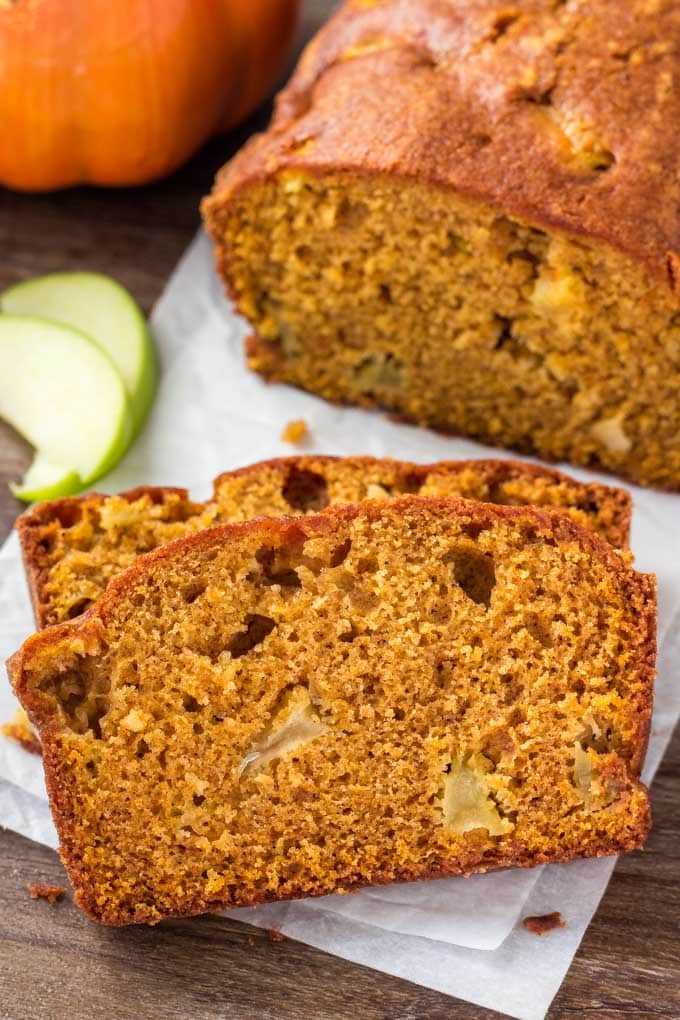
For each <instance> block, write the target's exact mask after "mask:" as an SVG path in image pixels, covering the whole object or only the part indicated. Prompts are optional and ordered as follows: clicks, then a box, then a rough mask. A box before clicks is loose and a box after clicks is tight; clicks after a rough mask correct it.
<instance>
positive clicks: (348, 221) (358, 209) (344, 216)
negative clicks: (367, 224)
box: [335, 198, 369, 229]
mask: <svg viewBox="0 0 680 1020" xmlns="http://www.w3.org/2000/svg"><path fill="white" fill-rule="evenodd" d="M368 215H369V208H368V206H367V205H366V204H365V203H364V202H350V200H349V199H348V198H343V199H342V201H341V202H340V205H339V206H338V208H337V212H336V214H335V225H336V227H351V228H352V229H354V228H355V227H360V226H361V224H362V223H363V222H364V220H366V219H367V218H368Z"/></svg>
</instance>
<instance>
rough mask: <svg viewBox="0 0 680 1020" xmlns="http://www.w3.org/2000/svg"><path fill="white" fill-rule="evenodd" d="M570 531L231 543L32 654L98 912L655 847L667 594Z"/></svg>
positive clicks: (250, 531)
mask: <svg viewBox="0 0 680 1020" xmlns="http://www.w3.org/2000/svg"><path fill="white" fill-rule="evenodd" d="M628 559H629V557H627V555H626V554H621V553H619V552H617V551H615V550H614V549H612V548H611V546H609V545H607V544H606V543H604V542H602V541H601V540H600V539H598V538H597V537H596V536H595V535H593V534H592V533H590V532H587V531H586V530H585V529H583V528H580V527H578V526H577V525H575V524H573V523H572V522H571V521H570V520H569V519H568V518H566V517H565V516H563V515H557V514H548V513H545V512H542V511H537V510H533V509H528V508H512V507H500V506H493V505H486V504H480V503H474V502H466V501H461V500H447V499H435V498H430V499H428V498H423V497H420V496H402V497H398V498H396V499H394V500H390V501H386V500H382V501H372V500H367V501H365V502H364V503H361V504H355V505H349V506H344V507H332V508H330V509H328V510H326V511H325V512H324V513H322V514H319V515H317V516H310V517H303V518H297V519H293V518H289V519H279V520H273V519H264V518H262V519H259V520H255V521H249V522H245V523H242V524H235V525H223V526H218V527H214V528H209V529H206V530H204V531H202V532H200V533H198V534H196V535H192V536H189V537H188V538H185V539H180V540H178V541H176V542H172V543H170V544H169V545H166V546H165V547H163V548H161V549H158V550H156V551H155V552H152V553H150V554H148V555H146V556H143V557H140V558H139V559H138V560H137V562H136V563H135V564H134V565H133V566H132V567H131V568H130V569H129V570H127V571H125V572H124V573H122V574H120V575H119V576H118V577H116V578H115V579H114V580H113V581H112V582H111V583H110V585H109V587H108V589H107V591H106V593H105V594H104V595H103V596H102V598H101V599H100V600H99V601H98V602H97V603H96V604H95V605H94V606H92V607H91V608H90V609H89V610H88V611H87V612H86V613H85V614H84V615H83V616H82V617H80V619H78V620H74V621H72V622H69V623H65V624H60V625H57V626H55V627H52V628H49V629H47V630H44V631H42V632H41V633H39V634H37V635H35V636H33V637H32V638H30V639H29V640H28V641H27V642H26V643H25V644H24V646H23V647H22V649H21V650H20V651H19V652H18V653H17V654H16V655H15V656H14V657H13V659H12V660H10V663H9V669H10V675H11V678H12V681H13V684H14V688H15V690H16V692H17V694H18V696H19V698H20V700H21V702H22V704H23V706H24V707H25V709H26V710H27V711H28V713H29V715H30V716H31V719H32V720H33V722H34V723H35V724H36V725H37V727H38V729H39V733H40V738H41V741H42V745H43V749H44V760H45V771H46V779H47V787H48V791H49V795H50V800H51V805H52V811H53V814H54V818H55V822H56V825H57V828H58V831H59V836H60V841H61V854H62V858H63V860H64V863H65V865H66V867H67V869H68V872H69V875H70V879H71V882H72V883H73V886H74V888H75V892H76V901H77V902H78V903H79V904H80V906H81V907H82V908H83V909H84V910H85V911H86V912H87V913H89V914H90V915H91V916H92V917H94V918H95V919H97V920H99V921H103V922H105V923H107V924H125V923H129V922H155V921H158V920H160V919H161V918H163V917H169V916H173V915H191V914H197V913H200V912H203V911H210V910H218V909H221V908H226V907H235V906H241V905H248V904H256V903H262V902H265V901H268V900H277V899H287V898H292V897H299V896H312V895H321V894H324V893H330V892H337V891H349V890H351V889H355V888H357V887H359V886H361V885H364V884H367V883H371V884H375V883H387V882H397V881H407V880H411V879H424V878H435V877H439V876H445V875H459V874H471V873H473V872H485V871H489V870H491V869H494V868H503V867H510V866H521V867H528V866H531V865H536V864H542V863H544V862H548V861H566V860H571V859H573V858H577V857H587V856H600V855H605V854H612V853H618V852H619V851H623V850H632V849H634V848H637V847H639V846H641V845H642V842H643V840H644V837H645V834H646V832H647V829H648V825H649V804H648V797H647V793H646V791H645V789H644V787H643V786H642V784H641V783H640V767H641V764H642V759H643V756H644V754H645V747H646V742H647V734H648V730H649V722H650V712H651V705H652V684H653V674H654V657H655V582H654V578H653V577H651V576H645V575H640V574H637V573H635V572H634V571H633V570H631V569H630V567H629V566H628Z"/></svg>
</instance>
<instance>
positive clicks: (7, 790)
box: [0, 235, 680, 1020]
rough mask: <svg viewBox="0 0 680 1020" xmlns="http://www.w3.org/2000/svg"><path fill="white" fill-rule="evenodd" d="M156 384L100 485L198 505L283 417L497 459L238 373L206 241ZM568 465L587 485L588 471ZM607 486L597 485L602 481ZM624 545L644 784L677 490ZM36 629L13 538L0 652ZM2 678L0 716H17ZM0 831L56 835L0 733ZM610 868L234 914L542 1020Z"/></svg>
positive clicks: (659, 712)
mask: <svg viewBox="0 0 680 1020" xmlns="http://www.w3.org/2000/svg"><path fill="white" fill-rule="evenodd" d="M152 322H153V327H154V333H155V336H156V339H157V342H158V346H159V350H160V355H161V361H162V368H163V377H162V385H161V389H160V393H159V396H158V399H157V401H156V404H155V406H154V409H153V413H152V417H151V420H150V422H149V425H148V427H147V428H146V430H145V432H144V435H143V436H142V437H141V439H140V440H139V441H138V442H137V444H136V445H135V447H134V448H133V450H132V451H131V452H130V453H129V454H128V456H127V457H126V459H125V460H124V462H123V463H122V464H121V465H119V467H118V468H117V469H116V471H115V472H113V473H112V474H111V475H110V476H109V477H108V478H107V479H106V480H105V482H104V483H102V484H100V485H99V486H98V488H99V489H100V490H101V491H116V490H120V489H124V488H129V487H133V486H135V485H139V484H142V483H145V484H151V485H182V486H186V487H187V488H189V489H191V491H192V494H193V495H194V496H195V497H196V498H205V497H206V496H208V495H209V494H210V492H211V482H212V479H213V477H214V476H216V475H217V474H219V473H220V472H221V471H224V470H228V469H229V468H232V467H237V466H240V465H242V464H245V463H250V462H253V461H256V460H260V459H264V458H267V457H273V456H281V455H290V454H291V453H292V452H297V451H293V449H292V448H291V447H290V446H287V445H286V444H284V443H283V442H282V441H281V440H280V435H281V431H282V428H283V426H284V424H285V423H286V422H287V421H289V420H290V419H292V418H305V420H306V421H307V423H308V425H309V429H310V437H309V440H308V441H307V442H306V444H305V446H304V447H302V448H298V450H299V452H317V453H331V454H352V453H354V454H361V453H363V454H373V455H376V456H392V457H400V458H403V459H409V460H415V461H420V462H429V461H434V460H440V459H452V458H459V457H485V456H490V455H491V456H503V453H502V452H499V451H496V450H493V451H491V450H489V449H488V448H486V447H483V446H480V445H479V444H476V443H472V442H468V441H466V440H460V439H449V438H445V437H442V436H439V435H435V434H434V433H429V432H427V431H425V430H422V429H417V428H412V427H410V426H405V425H398V424H395V423H394V422H391V421H388V420H387V419H386V418H385V417H383V416H381V415H380V414H378V413H372V412H368V411H359V410H354V409H350V408H337V407H333V406H331V405H329V404H326V403H325V402H323V401H321V400H319V399H317V398H316V397H312V396H310V395H309V394H305V393H301V392H298V391H296V390H293V389H291V388H289V387H286V386H271V385H266V384H265V383H263V382H262V381H261V380H260V379H259V378H258V377H257V376H255V375H252V374H251V373H249V372H248V371H247V370H246V369H245V367H244V361H243V354H242V341H243V339H244V337H245V335H246V332H247V327H246V326H245V324H244V323H243V322H242V321H241V320H240V319H239V318H238V317H237V316H236V315H235V314H234V313H233V311H232V310H231V308H230V307H229V305H228V303H227V302H226V300H225V299H224V298H223V297H222V293H221V288H220V285H219V283H218V281H217V279H216V277H215V274H214V271H213V266H212V256H211V252H210V248H209V245H208V242H207V240H206V238H205V237H204V236H202V235H199V237H198V238H197V239H196V241H195V242H194V244H193V245H192V246H191V248H190V249H189V251H188V252H187V254H186V255H185V257H184V259H183V260H182V262H181V263H180V265H179V267H178V269H177V270H176V272H175V274H174V275H173V277H172V279H171V280H170V282H169V284H168V286H167V288H166V290H165V293H164V294H163V296H162V298H161V300H160V301H159V303H158V305H157V307H156V309H155V311H154V315H153V319H152ZM568 470H570V471H571V473H572V474H575V475H578V476H580V477H583V478H588V477H590V478H593V477H597V476H595V475H593V474H592V473H588V472H584V471H577V470H574V469H572V468H569V469H568ZM603 480H605V481H606V479H603ZM634 498H635V506H636V510H635V519H634V527H633V550H634V552H635V554H636V558H637V566H638V567H639V569H641V570H646V571H653V572H656V573H657V575H658V577H659V590H660V620H659V647H660V662H659V670H660V675H659V681H658V686H657V699H656V708H655V715H654V723H653V728H652V738H651V743H650V751H649V755H648V758H647V764H646V769H645V778H646V779H647V780H649V779H651V777H652V775H653V773H654V771H655V769H656V767H657V765H658V763H659V761H660V758H661V755H662V753H663V750H664V748H665V746H666V744H667V742H668V740H669V738H670V735H671V732H672V728H673V726H674V724H675V722H676V721H677V718H678V715H679V714H680V677H678V676H677V663H678V662H679V661H680V637H679V630H680V628H679V627H678V624H679V623H680V526H679V522H680V497H678V496H671V495H665V494H660V493H652V492H646V491H643V490H639V489H636V490H634ZM32 630H33V620H32V615H31V610H30V604H29V600H28V593H27V591H26V584H25V580H24V576H23V569H22V567H21V562H20V556H19V549H18V543H17V541H16V538H15V537H14V536H12V537H11V538H9V539H8V540H7V542H6V543H5V545H4V547H3V548H2V550H1V551H0V658H1V659H4V658H6V657H7V656H8V655H9V654H11V653H12V652H13V651H14V650H15V649H16V648H17V647H18V646H19V644H20V643H21V641H23V639H24V638H25V637H26V636H28V634H30V633H31V632H32ZM15 704H16V703H15V701H14V697H13V695H12V693H11V691H10V689H9V684H8V683H7V682H6V681H5V680H2V679H0V719H8V718H10V716H11V714H12V713H13V711H14V708H15ZM0 824H1V825H4V826H6V827H7V828H11V829H14V830H15V831H17V832H20V833H22V834H23V835H25V836H28V837H29V838H31V839H34V840H36V841H38V842H42V843H45V844H46V845H48V846H51V847H56V846H57V838H56V833H55V831H54V827H53V825H52V821H51V818H50V814H49V810H48V807H47V803H46V794H45V788H44V782H43V776H42V768H41V765H40V761H39V759H38V758H36V757H35V756H34V755H30V754H28V753H27V752H25V751H24V750H22V749H21V748H20V747H18V746H17V745H15V744H14V743H13V742H12V741H9V740H7V739H5V738H1V737H0ZM614 863H615V862H614V861H612V860H603V861H582V862H576V863H573V864H568V865H558V866H551V867H547V868H543V869H535V870H532V871H521V870H516V871H508V872H505V873H500V874H496V875H485V876H477V877H474V878H470V879H446V880H442V881H437V882H422V883H415V884H412V885H399V886H391V887H386V888H380V889H367V890H364V891H362V892H360V893H357V894H355V895H352V896H326V897H323V898H321V899H317V900H307V901H302V902H295V903H284V904H270V905H268V906H266V907H259V908H255V909H248V910H237V911H231V912H230V916H232V917H235V918H238V919H240V920H244V921H247V922H248V923H251V924H254V925H258V926H262V927H269V928H278V929H279V930H281V931H283V932H284V933H286V934H288V935H290V936H291V937H294V938H297V939H300V940H301V941H303V942H307V943H308V944H310V945H314V946H317V947H319V948H321V949H325V950H327V951H328V952H332V953H335V954H337V955H338V956H342V957H345V958H346V959H348V960H353V961H355V962H357V963H362V964H365V965H366V966H370V967H374V968H377V969H380V970H383V971H386V972H388V973H390V974H394V975H397V976H399V977H403V978H406V979H408V980H410V981H415V982H417V983H419V984H422V985H427V986H429V987H431V988H434V989H437V990H439V991H442V992H445V993H448V994H451V995H456V996H458V997H460V998H464V999H468V1000H470V1001H471V1002H475V1003H478V1004H480V1005H484V1006H487V1007H489V1008H492V1009H497V1010H499V1011H501V1012H505V1013H508V1014H510V1015H512V1016H515V1017H519V1018H524V1020H536V1018H540V1017H543V1016H544V1015H545V1012H546V1010H547V1008H548V1006H549V1004H550V1002H551V1000H552V998H553V996H554V995H555V993H556V992H557V990H558V988H559V986H560V984H561V982H562V980H563V978H564V975H565V973H566V971H567V969H568V967H569V964H570V963H571V960H572V958H573V955H574V953H575V952H576V949H577V947H578V944H579V942H580V940H581V938H582V936H583V933H584V931H585V929H586V927H587V925H588V923H589V921H590V918H591V917H592V915H593V913H594V911H595V909H596V907H597V904H598V902H599V900H600V898H601V896H602V894H603V892H604V890H605V888H606V885H607V882H608V880H609V876H610V874H611V872H612V870H613V867H614ZM553 910H560V911H561V912H562V914H563V916H564V918H565V920H566V922H567V927H566V928H564V929H561V930H559V931H555V932H553V933H551V934H550V935H549V936H547V937H544V938H541V939H538V938H537V937H536V936H534V935H531V934H529V933H528V932H526V931H525V930H524V928H522V927H521V925H519V926H518V921H519V919H520V918H521V917H523V916H526V915H529V914H542V913H546V912H550V911H553Z"/></svg>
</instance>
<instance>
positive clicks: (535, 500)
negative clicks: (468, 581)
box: [17, 457, 631, 627]
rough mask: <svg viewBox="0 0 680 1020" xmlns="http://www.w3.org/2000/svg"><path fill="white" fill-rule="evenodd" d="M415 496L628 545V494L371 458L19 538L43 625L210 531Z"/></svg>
mask: <svg viewBox="0 0 680 1020" xmlns="http://www.w3.org/2000/svg"><path fill="white" fill-rule="evenodd" d="M409 492H410V493H416V492H419V493H421V494H422V495H427V496H464V497H465V498H468V499H478V500H484V501H488V502H493V503H503V504H516V505H524V504H535V505H537V506H544V507H548V508H553V509H556V510H560V511H562V512H564V513H566V514H567V515H568V516H569V517H570V518H571V519H572V520H574V521H575V522H576V523H578V524H582V525H584V526H585V527H588V528H591V529H592V530H594V531H595V532H597V533H598V534H599V535H601V536H602V537H603V538H604V539H606V540H607V541H609V542H610V543H611V544H612V545H614V546H617V547H620V548H626V547H627V546H628V536H629V528H630V516H631V500H630V496H629V495H628V493H626V492H624V491H623V490H621V489H615V488H611V487H608V486H604V485H596V484H584V483H582V482H578V481H575V480H574V479H572V478H569V477H567V476H566V475H563V474H560V473H559V472H557V471H551V470H548V469H546V468H540V467H534V466H532V465H529V464H521V463H516V462H512V461H498V460H474V461H448V462H441V463H438V464H430V465H418V464H410V463H406V462H403V461H394V460H376V459H374V458H372V457H344V458H338V457H290V458H285V459H280V460H272V461H265V462H264V463H260V464H254V465H252V466H250V467H245V468H241V469H240V470H238V471H232V472H229V473H227V474H223V475H221V476H220V477H219V478H218V479H216V481H215V483H214V495H213V497H212V499H210V500H208V501H207V502H206V503H195V502H193V501H192V500H190V499H189V497H188V494H187V492H186V490H184V489H163V488H156V489H152V488H141V489H134V490H132V491H131V492H126V493H122V494H121V495H119V496H99V495H90V496H84V497H81V498H76V499H62V500H57V501H55V502H52V503H43V504H41V505H40V506H37V507H35V508H33V509H31V510H29V511H28V512H27V513H25V514H23V515H22V516H21V517H20V518H19V520H18V522H17V529H18V532H19V537H20V541H21V546H22V550H23V557H24V564H25V568H26V573H27V576H28V581H29V586H30V589H31V594H32V599H33V606H34V610H35V616H36V621H37V624H38V626H39V627H44V626H46V625H48V624H52V623H59V622H60V621H62V620H66V619H72V618H74V617H75V616H78V615H79V614H80V613H81V612H82V611H83V610H84V609H86V608H87V606H88V605H90V604H91V603H92V602H93V601H94V600H95V599H96V598H97V597H98V596H99V595H100V594H101V592H102V591H103V590H104V588H105V587H106V584H107V583H108V581H109V580H110V578H111V577H112V576H113V575H114V574H116V573H118V572H119V571H121V570H123V569H125V568H126V567H128V566H130V564H131V563H132V562H133V561H134V559H135V557H136V556H138V555H140V554H141V553H144V552H148V551H150V550H151V549H155V548H156V547H157V546H159V545H162V544H163V543H165V542H168V541H170V540H172V539H175V538H179V537H181V536H183V535H187V534H191V533H193V532H196V531H199V530H201V529H202V528H205V527H208V526H210V525H214V524H220V523H230V522H232V521H241V520H247V519H249V518H254V517H259V516H266V517H281V516H286V515H291V514H292V515H298V514H309V513H315V512H318V511H319V510H322V509H323V508H324V507H326V506H329V505H333V504H337V503H354V502H358V501H359V500H362V499H365V498H366V497H373V498H375V497H376V496H378V497H388V496H394V495H398V494H400V493H409Z"/></svg>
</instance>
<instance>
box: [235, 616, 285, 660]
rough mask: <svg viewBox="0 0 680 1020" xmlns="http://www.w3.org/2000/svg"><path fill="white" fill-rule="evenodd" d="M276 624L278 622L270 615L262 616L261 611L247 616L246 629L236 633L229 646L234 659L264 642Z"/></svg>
mask: <svg viewBox="0 0 680 1020" xmlns="http://www.w3.org/2000/svg"><path fill="white" fill-rule="evenodd" d="M275 626H276V623H275V622H274V620H272V619H271V617H269V616H261V615H260V614H259V613H253V614H251V615H250V616H247V617H246V629H245V631H242V632H241V633H240V634H236V635H235V637H233V638H232V639H231V641H230V642H229V644H228V646H227V649H228V651H229V652H230V653H231V657H232V659H240V658H241V656H242V655H247V654H248V652H251V651H252V650H253V648H256V647H257V646H258V645H259V644H262V642H263V641H264V639H265V638H266V637H267V635H268V634H271V632H272V631H273V630H274V627H275Z"/></svg>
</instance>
